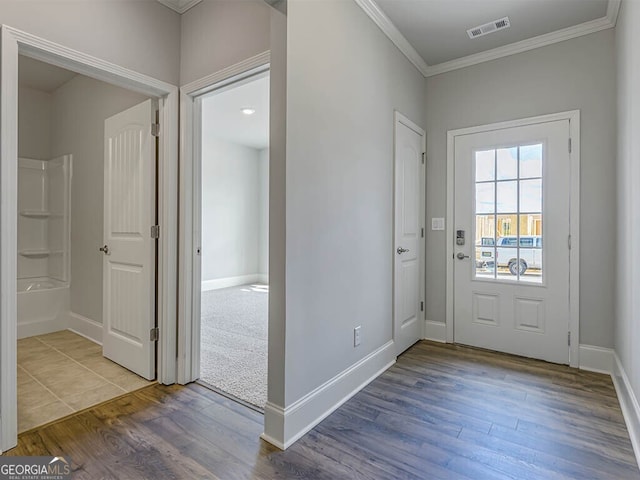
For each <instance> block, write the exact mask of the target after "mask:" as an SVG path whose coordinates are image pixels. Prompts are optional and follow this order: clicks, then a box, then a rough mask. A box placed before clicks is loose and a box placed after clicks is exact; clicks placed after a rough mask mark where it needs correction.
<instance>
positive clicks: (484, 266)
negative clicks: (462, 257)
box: [476, 246, 496, 278]
mask: <svg viewBox="0 0 640 480" xmlns="http://www.w3.org/2000/svg"><path fill="white" fill-rule="evenodd" d="M495 275H496V268H495V247H482V246H481V247H476V278H495Z"/></svg>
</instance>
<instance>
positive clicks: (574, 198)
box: [446, 110, 580, 368]
mask: <svg viewBox="0 0 640 480" xmlns="http://www.w3.org/2000/svg"><path fill="white" fill-rule="evenodd" d="M558 120H568V121H569V136H570V138H571V152H570V153H569V159H570V162H571V186H570V194H569V202H570V210H569V234H570V235H571V250H570V251H569V332H570V339H571V345H570V347H569V365H570V366H571V367H576V368H577V367H578V366H579V365H580V358H579V355H580V348H579V347H580V110H571V111H567V112H559V113H552V114H548V115H540V116H536V117H529V118H521V119H517V120H508V121H505V122H498V123H491V124H487V125H479V126H475V127H468V128H461V129H456V130H449V131H447V217H446V242H447V245H446V260H447V264H446V265H447V273H446V277H447V284H446V329H447V338H446V340H447V343H453V342H454V335H453V326H454V325H453V307H454V291H453V289H454V287H453V268H454V258H453V255H454V241H455V239H454V225H453V221H454V202H455V188H454V185H455V178H454V175H455V169H454V167H455V139H456V137H459V136H462V135H471V134H474V133H482V132H490V131H492V130H503V129H507V128H514V127H524V126H527V125H535V124H540V123H548V122H555V121H558ZM567 148H568V146H567Z"/></svg>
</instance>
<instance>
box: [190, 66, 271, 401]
mask: <svg viewBox="0 0 640 480" xmlns="http://www.w3.org/2000/svg"><path fill="white" fill-rule="evenodd" d="M199 101H200V115H201V119H200V125H201V135H200V139H201V140H200V148H199V151H200V162H201V163H200V171H201V176H200V191H201V198H200V202H201V216H200V217H201V241H200V246H201V251H200V252H201V255H200V259H201V264H200V269H201V270H200V271H201V285H200V362H199V364H200V372H199V380H200V382H202V383H204V384H206V385H207V386H210V387H213V388H214V389H215V390H216V391H219V392H220V393H223V394H226V395H228V396H230V397H231V398H233V399H235V400H238V401H240V402H241V403H244V404H246V405H247V406H250V407H253V408H255V409H258V410H262V409H263V408H264V406H265V404H266V401H267V330H268V298H269V255H268V252H269V73H268V71H265V72H262V73H259V74H257V75H254V76H251V77H249V78H245V79H244V80H242V81H239V82H236V83H233V84H231V85H228V86H226V87H224V88H221V89H218V90H214V91H213V92H211V93H210V94H207V95H205V96H203V97H201V99H200V100H199Z"/></svg>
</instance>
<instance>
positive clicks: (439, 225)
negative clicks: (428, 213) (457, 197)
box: [431, 217, 444, 230]
mask: <svg viewBox="0 0 640 480" xmlns="http://www.w3.org/2000/svg"><path fill="white" fill-rule="evenodd" d="M431 230H444V218H441V217H437V218H432V219H431Z"/></svg>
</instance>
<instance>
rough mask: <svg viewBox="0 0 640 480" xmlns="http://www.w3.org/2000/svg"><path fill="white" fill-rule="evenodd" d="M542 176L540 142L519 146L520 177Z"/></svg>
mask: <svg viewBox="0 0 640 480" xmlns="http://www.w3.org/2000/svg"><path fill="white" fill-rule="evenodd" d="M532 177H542V144H541V143H539V144H537V145H526V146H524V147H520V178H532Z"/></svg>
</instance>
